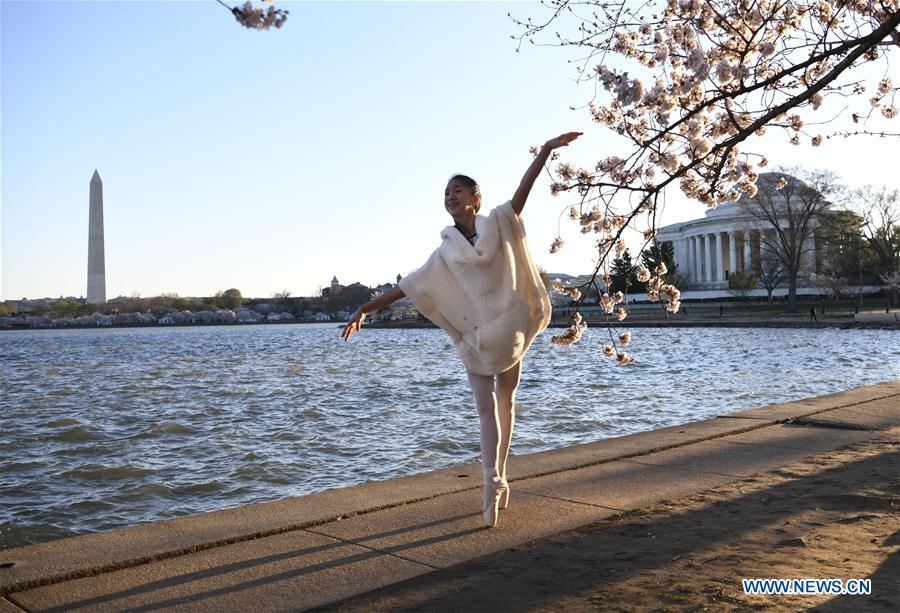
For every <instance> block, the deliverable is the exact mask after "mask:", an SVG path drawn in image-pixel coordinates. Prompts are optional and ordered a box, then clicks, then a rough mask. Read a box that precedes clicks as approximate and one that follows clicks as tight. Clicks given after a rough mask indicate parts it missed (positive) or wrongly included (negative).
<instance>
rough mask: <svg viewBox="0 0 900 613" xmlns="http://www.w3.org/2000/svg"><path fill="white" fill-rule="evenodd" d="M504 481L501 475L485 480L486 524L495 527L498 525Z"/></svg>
mask: <svg viewBox="0 0 900 613" xmlns="http://www.w3.org/2000/svg"><path fill="white" fill-rule="evenodd" d="M502 485H503V482H502V481H501V480H500V477H494V478H492V479H490V480H488V481H485V482H484V513H483V514H484V525H485V526H487V527H488V528H493V527H494V526H496V525H497V515H498V514H499V506H498V505H499V504H500V496H501V494H502V491H501V489H500V488H501V487H502Z"/></svg>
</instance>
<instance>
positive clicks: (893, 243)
mask: <svg viewBox="0 0 900 613" xmlns="http://www.w3.org/2000/svg"><path fill="white" fill-rule="evenodd" d="M897 198H898V194H897V190H896V189H894V190H888V188H886V187H881V188H880V189H879V188H874V187H872V186H868V187H865V188H863V189H861V190H857V191H856V192H854V193H853V196H852V203H853V204H852V205H851V206H853V208H854V209H855V210H856V211H857V212H858V213H859V215H860V217H861V224H860V226H859V235H860V238H862V239H863V240H864V241H865V242H866V244H867V246H868V247H869V249H870V250H871V251H872V252H873V253H874V254H875V257H876V258H877V261H878V262H877V270H876V271H875V273H876V274H877V275H890V274H891V273H893V272H895V271H898V270H900V210H898V207H897Z"/></svg>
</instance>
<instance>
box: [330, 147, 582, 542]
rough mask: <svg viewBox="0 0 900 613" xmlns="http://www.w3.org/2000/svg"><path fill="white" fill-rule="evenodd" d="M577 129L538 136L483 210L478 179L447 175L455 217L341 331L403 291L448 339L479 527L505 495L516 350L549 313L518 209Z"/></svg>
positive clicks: (493, 517) (491, 519) (355, 327)
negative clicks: (463, 383) (461, 373)
mask: <svg viewBox="0 0 900 613" xmlns="http://www.w3.org/2000/svg"><path fill="white" fill-rule="evenodd" d="M581 134H582V132H567V133H566V134H562V135H561V136H558V137H556V138H553V139H550V140H548V141H547V142H546V143H544V145H543V147H541V149H540V150H539V152H538V154H537V156H535V159H534V161H533V162H532V163H531V165H530V166H529V167H528V170H527V171H525V175H524V176H523V177H522V181H521V182H520V184H519V187H518V189H517V190H516V192H515V194H513V197H512V199H511V200H508V201H507V202H505V203H504V204H502V205H500V206H498V207H496V208H495V209H493V210H492V211H491V212H490V214H489V215H487V216H485V215H479V214H478V211H479V210H480V209H481V189H480V187H479V185H478V183H477V182H476V181H475V180H474V179H472V178H470V177H468V176H466V175H453V176H452V177H451V178H450V180H449V181H448V183H447V187H446V189H445V190H444V208H445V209H446V210H447V212H448V213H449V214H450V216H451V217H452V218H453V222H454V223H453V225H452V226H447V227H446V228H444V230H443V231H442V232H441V239H442V240H441V245H440V247H438V248H437V249H436V250H435V251H434V253H432V254H431V257H429V258H428V261H427V262H425V264H424V265H423V266H422V267H421V268H419V269H418V270H416V271H414V272H412V273H410V274H409V275H407V276H406V277H405V278H403V279H401V280H400V282H399V283H398V284H397V286H395V287H394V288H392V289H390V290H388V291H387V292H385V293H383V294H381V295H380V296H377V297H375V298H373V299H372V300H370V301H369V302H367V303H366V304H364V305H362V306H361V307H359V309H357V310H356V312H355V313H353V315H352V316H351V317H350V320H349V321H348V322H347V325H346V326H345V327H344V330H343V338H344V341H345V342H346V341H348V340H349V339H350V337H352V336H353V335H354V334H355V333H356V332H358V331H359V329H360V326H361V325H362V323H363V321H364V320H365V318H366V315H367V314H368V313H372V312H374V311H377V310H379V309H382V308H384V307H386V306H388V305H389V304H391V303H393V302H395V301H396V300H400V299H401V298H403V297H404V296H406V297H408V298H409V300H410V302H412V304H413V306H414V307H415V308H416V309H417V310H418V311H419V312H420V313H422V315H424V316H425V317H427V318H428V319H430V320H431V321H432V322H434V323H435V324H436V325H438V326H439V327H440V328H442V329H443V330H444V331H445V332H446V333H447V334H448V335H449V336H450V338H451V339H452V340H453V344H454V346H455V347H456V352H457V355H459V357H460V359H461V360H462V362H463V364H464V366H465V368H466V373H467V376H468V379H469V385H470V386H471V388H472V392H473V394H474V396H475V406H476V408H477V410H478V417H479V423H480V430H481V464H482V472H483V476H484V501H483V502H484V504H483V517H484V524H485V526H487V527H493V526H495V525H497V518H498V511H499V510H500V509H505V508H507V506H508V504H509V482H508V480H507V477H506V461H507V457H508V455H509V445H510V441H511V440H512V431H513V426H514V423H515V407H514V403H515V396H516V390H517V389H518V386H519V380H520V376H521V370H522V358H523V357H524V356H525V354H526V353H527V351H528V348H529V347H530V346H531V342H532V341H533V340H534V338H535V337H536V336H537V335H538V334H540V333H541V332H542V331H543V330H544V329H545V328H546V327H547V324H549V322H550V316H551V306H550V299H549V296H548V295H547V290H546V288H545V287H544V284H543V282H542V281H541V278H540V275H539V273H538V270H537V267H536V266H535V265H534V262H533V261H532V259H531V253H530V251H529V249H528V243H527V241H526V238H525V226H524V224H523V223H522V220H521V217H520V215H521V213H522V209H523V207H524V206H525V201H526V200H527V199H528V194H529V193H530V192H531V187H532V186H533V185H534V182H535V180H536V179H537V176H538V174H539V173H540V171H541V169H542V168H543V166H544V164H545V163H546V161H547V159H548V158H549V157H550V153H551V152H552V151H553V150H554V149H557V148H559V147H565V146H568V144H569V143H571V142H572V141H574V140H575V139H576V138H578V137H579V136H581Z"/></svg>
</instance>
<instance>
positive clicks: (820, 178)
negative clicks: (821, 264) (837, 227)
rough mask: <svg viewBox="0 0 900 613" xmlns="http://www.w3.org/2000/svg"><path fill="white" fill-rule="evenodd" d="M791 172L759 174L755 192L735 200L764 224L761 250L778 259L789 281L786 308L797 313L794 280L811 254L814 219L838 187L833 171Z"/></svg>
mask: <svg viewBox="0 0 900 613" xmlns="http://www.w3.org/2000/svg"><path fill="white" fill-rule="evenodd" d="M791 173H792V174H785V173H776V172H773V173H766V174H764V175H761V176H760V178H759V181H758V182H757V185H758V187H759V190H758V191H757V193H756V195H755V196H753V197H751V198H747V197H744V198H741V199H740V200H739V201H738V203H739V204H740V205H741V207H742V208H743V209H744V211H746V212H747V213H749V214H750V215H751V216H752V217H754V218H756V219H757V220H759V221H761V222H762V223H763V225H764V226H765V227H764V229H763V230H761V231H760V232H759V241H760V250H761V251H766V252H767V253H769V254H771V255H772V256H773V257H775V258H778V260H779V261H780V262H781V265H782V268H783V270H784V275H785V280H786V281H787V284H788V303H787V310H788V312H789V313H796V312H797V280H798V278H799V275H800V269H801V268H802V266H803V264H804V262H805V261H807V260H809V259H810V256H814V253H813V249H814V247H813V245H814V237H815V230H816V226H817V221H816V220H817V218H818V217H820V216H823V215H824V214H825V213H826V211H827V210H828V208H829V207H830V206H831V201H830V199H829V198H828V196H829V195H834V194H835V193H836V192H838V191H839V189H840V188H839V186H838V184H837V179H836V177H835V175H834V174H833V173H830V172H827V171H816V172H800V171H798V170H796V169H792V170H791ZM795 174H799V175H801V176H802V177H803V179H800V178H797V177H796V176H793V175H795Z"/></svg>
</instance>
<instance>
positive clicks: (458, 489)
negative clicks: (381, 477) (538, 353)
mask: <svg viewBox="0 0 900 613" xmlns="http://www.w3.org/2000/svg"><path fill="white" fill-rule="evenodd" d="M898 424H900V382H896V381H895V382H888V383H883V384H879V385H874V386H869V387H865V388H859V389H854V390H849V391H846V392H841V393H838V394H832V395H828V396H822V397H818V398H810V399H805V400H801V401H797V402H792V403H786V404H778V405H770V406H767V407H762V408H758V409H752V410H749V411H740V412H736V413H729V414H727V415H722V416H719V417H716V418H713V419H709V420H706V421H701V422H695V423H691V424H685V425H681V426H674V427H670V428H665V429H662V430H657V431H653V432H646V433H641V434H636V435H631V436H626V437H620V438H615V439H608V440H603V441H598V442H595V443H589V444H584V445H578V446H573V447H567V448H563V449H558V450H553V451H548V452H542V453H536V454H530V455H527V456H515V457H512V458H510V467H509V471H510V477H511V482H510V484H511V490H512V494H511V496H510V508H509V509H507V510H505V511H502V512H501V516H500V522H499V525H498V526H497V527H495V528H494V529H485V528H483V526H482V520H481V510H480V506H481V482H480V480H481V476H480V466H479V465H478V464H469V465H465V466H458V467H452V468H448V469H445V470H440V471H435V472H430V473H423V474H419V475H413V476H409V477H402V478H398V479H391V480H388V481H382V482H376V483H368V484H364V485H359V486H354V487H350V488H345V489H339V490H329V491H326V492H321V493H318V494H312V495H309V496H302V497H298V498H293V499H287V500H283V501H277V502H272V503H265V504H257V505H248V506H244V507H240V508H236V509H228V510H223V511H217V512H214V513H208V514H204V515H198V516H193V517H186V518H179V519H175V520H170V521H165V522H158V523H152V524H144V525H139V526H135V527H132V528H127V529H124V530H117V531H111V532H105V533H98V534H91V535H85V536H81V537H75V538H69V539H61V540H57V541H52V542H49V543H44V544H40V545H33V546H29V547H22V548H18V549H10V550H5V551H0V593H2V594H3V597H2V598H0V613H5V612H6V611H20V610H28V611H71V610H78V611H93V610H98V611H99V610H105V611H109V610H123V609H127V610H144V609H147V610H151V609H152V610H158V609H165V608H178V609H182V610H197V611H200V610H210V611H223V610H228V611H230V610H253V611H269V610H271V611H276V610H279V611H281V610H298V609H303V608H309V607H314V606H322V605H326V604H329V603H334V602H336V601H340V600H343V599H346V598H349V597H351V596H354V595H358V594H363V593H365V592H368V591H371V590H374V589H376V588H379V587H383V586H387V585H391V584H395V583H399V582H401V581H405V580H408V579H410V578H413V577H418V576H422V575H425V574H427V573H432V572H433V571H435V570H437V569H443V568H447V567H450V566H454V565H460V564H462V563H465V562H468V561H471V560H473V559H475V558H478V557H480V556H484V555H486V554H491V553H495V552H499V551H505V550H510V549H512V548H515V547H517V546H521V545H523V544H526V543H530V542H532V541H535V540H536V539H540V538H541V537H546V536H550V535H556V534H559V533H562V532H565V531H567V530H570V529H573V528H578V527H580V526H584V525H587V524H591V523H593V522H596V521H598V520H602V519H604V518H609V517H611V516H614V515H616V514H619V513H622V512H624V511H629V510H634V509H641V508H645V507H647V506H650V505H653V504H655V503H657V502H659V501H660V500H664V499H668V500H672V499H676V498H679V497H682V496H686V495H689V494H692V493H696V492H699V491H703V490H706V489H708V488H711V487H715V486H719V485H722V484H725V483H729V482H732V481H735V480H737V479H740V478H744V477H748V476H752V475H756V474H759V473H764V472H766V471H769V470H772V469H774V468H777V467H781V466H784V465H787V464H789V463H791V462H794V461H796V460H799V459H802V458H804V457H807V456H810V455H815V454H818V453H823V452H826V451H830V450H833V449H837V448H840V447H843V446H846V445H850V444H856V443H860V442H863V441H870V440H874V439H881V438H884V437H885V436H893V435H891V434H886V432H885V429H886V428H890V427H893V426H897V425H898Z"/></svg>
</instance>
